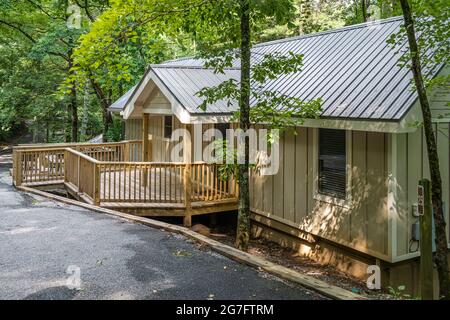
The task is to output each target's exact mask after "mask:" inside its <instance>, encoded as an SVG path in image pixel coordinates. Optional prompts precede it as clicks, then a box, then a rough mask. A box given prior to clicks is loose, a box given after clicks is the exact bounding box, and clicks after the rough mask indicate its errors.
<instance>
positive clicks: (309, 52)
mask: <svg viewBox="0 0 450 320" xmlns="http://www.w3.org/2000/svg"><path fill="white" fill-rule="evenodd" d="M402 23H403V19H402V18H400V17H397V18H390V19H386V20H380V21H376V22H370V23H365V24H359V25H354V26H349V27H345V28H341V29H336V30H331V31H326V32H321V33H316V34H310V35H304V36H300V37H293V38H288V39H283V40H277V41H272V42H267V43H261V44H258V45H255V46H254V47H253V49H252V63H257V61H258V60H260V59H261V57H263V56H264V54H267V53H274V52H277V53H280V54H287V53H289V52H290V51H292V52H294V53H301V54H303V55H304V66H303V68H302V70H301V72H298V73H292V74H288V75H283V76H281V77H279V78H278V79H275V80H273V81H270V82H268V83H267V84H266V85H265V88H264V89H267V90H271V91H278V92H280V93H283V94H287V95H290V96H295V97H298V98H300V99H302V100H306V101H308V100H312V99H315V98H322V100H323V113H322V115H321V117H322V118H338V119H342V118H345V119H350V120H360V119H362V120H381V121H398V120H400V119H401V118H402V117H403V116H404V115H405V114H406V113H407V112H408V110H409V109H410V107H411V106H412V105H413V103H414V102H415V101H416V100H417V94H416V93H415V92H413V91H412V90H411V79H412V73H411V71H410V70H409V68H406V67H403V68H402V67H399V62H400V58H401V56H402V55H403V54H404V53H405V52H406V51H407V46H406V44H403V45H401V46H399V47H398V48H396V49H394V48H392V46H391V45H390V44H388V43H387V42H386V41H387V40H388V39H389V38H390V36H391V35H392V34H395V33H397V32H398V31H399V30H400V26H401V25H402ZM149 71H151V72H152V74H154V76H156V77H157V78H158V81H160V82H161V83H163V84H164V86H166V88H167V90H168V91H169V92H170V93H171V94H172V95H173V96H174V98H175V99H176V100H177V101H178V102H179V103H180V104H181V106H182V107H183V108H184V109H185V110H186V111H187V112H189V113H190V114H196V115H201V114H211V113H213V114H229V113H232V112H233V111H235V110H236V109H237V105H236V103H234V104H233V105H231V106H228V105H227V104H226V103H225V102H223V101H222V102H218V103H215V104H214V105H212V106H208V108H207V110H206V111H203V110H200V109H199V108H198V106H199V105H200V104H201V102H202V99H200V98H199V97H198V96H196V93H197V92H198V91H199V90H200V89H202V88H204V87H213V86H216V85H218V84H219V83H221V82H222V81H224V80H227V79H230V78H234V79H236V80H238V79H239V76H240V71H239V63H238V61H236V62H235V63H234V66H233V68H231V69H228V70H226V71H225V74H214V72H213V71H212V70H211V69H206V68H204V67H203V61H201V60H196V59H193V58H184V59H179V60H172V61H167V62H165V63H162V64H160V65H153V66H151V67H150V70H149ZM436 71H437V70H432V72H436ZM430 72H431V71H430ZM141 85H142V84H141ZM136 91H137V90H136ZM130 100H131V98H130V99H128V101H130Z"/></svg>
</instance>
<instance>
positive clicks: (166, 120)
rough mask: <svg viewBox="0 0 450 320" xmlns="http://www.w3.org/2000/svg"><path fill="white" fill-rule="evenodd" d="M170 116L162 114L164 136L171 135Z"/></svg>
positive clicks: (168, 137) (168, 136)
mask: <svg viewBox="0 0 450 320" xmlns="http://www.w3.org/2000/svg"><path fill="white" fill-rule="evenodd" d="M172 130H173V128H172V116H164V138H167V139H170V138H171V137H172Z"/></svg>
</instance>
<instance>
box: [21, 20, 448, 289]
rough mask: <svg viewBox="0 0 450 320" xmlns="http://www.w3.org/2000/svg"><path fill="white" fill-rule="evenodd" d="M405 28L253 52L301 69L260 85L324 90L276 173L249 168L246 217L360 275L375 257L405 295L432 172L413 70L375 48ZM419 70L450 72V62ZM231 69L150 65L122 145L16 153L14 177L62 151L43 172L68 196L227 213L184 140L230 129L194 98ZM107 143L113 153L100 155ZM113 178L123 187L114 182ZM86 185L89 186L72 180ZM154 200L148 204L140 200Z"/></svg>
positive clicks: (228, 112) (413, 276) (210, 172)
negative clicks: (182, 134) (421, 194)
mask: <svg viewBox="0 0 450 320" xmlns="http://www.w3.org/2000/svg"><path fill="white" fill-rule="evenodd" d="M402 23H403V21H402V19H400V18H391V19H386V20H381V21H378V22H376V23H367V24H361V25H356V26H351V27H345V28H341V29H337V30H332V31H327V32H322V33H317V34H312V35H306V36H300V37H295V38H289V39H284V40H278V41H273V42H268V43H262V44H259V45H256V46H254V47H253V49H252V50H253V51H252V54H253V57H255V56H256V57H257V56H260V55H263V54H264V53H268V52H280V53H287V52H288V51H293V52H299V53H303V54H304V67H303V70H302V71H301V72H299V73H296V74H291V75H286V76H283V77H281V78H280V79H276V80H274V81H272V82H270V83H269V84H268V87H270V88H271V90H273V89H275V90H278V91H280V92H283V93H285V94H290V95H293V96H296V97H299V98H302V99H304V100H307V99H313V98H318V97H321V98H322V99H323V112H322V115H321V117H320V118H319V119H310V120H307V121H305V123H304V124H303V125H302V126H301V127H298V128H295V130H296V132H297V134H296V135H294V134H291V133H286V134H284V135H283V136H282V137H281V140H280V144H279V150H280V153H279V157H280V167H279V170H278V172H277V173H276V174H274V175H264V176H263V175H261V174H259V173H258V172H257V171H256V170H252V175H251V184H250V188H251V211H252V221H253V233H254V235H255V236H261V237H266V238H268V239H270V240H273V241H276V242H278V243H280V244H282V245H284V246H289V247H292V248H294V249H295V250H297V251H298V252H299V254H302V255H306V256H309V257H312V258H314V259H317V260H319V261H321V262H323V263H329V264H333V265H335V266H337V267H339V268H340V269H341V270H343V271H345V272H347V273H350V274H352V275H355V276H357V277H362V278H364V277H366V276H367V273H366V272H367V266H369V265H374V264H376V265H379V266H380V267H381V269H382V272H383V273H382V282H383V284H384V285H391V286H397V285H406V286H407V290H408V291H409V292H413V293H414V292H417V284H418V281H417V280H418V263H417V260H418V257H419V255H420V253H419V250H418V248H419V247H418V245H419V242H418V239H415V238H414V237H413V232H412V229H413V225H414V224H415V223H417V222H418V217H417V215H416V211H417V210H416V209H417V194H416V189H417V184H418V181H419V179H421V178H422V177H429V169H428V166H427V152H426V148H425V140H424V134H423V130H422V129H421V128H420V126H417V125H416V124H417V123H418V122H420V121H421V111H420V106H419V103H418V101H417V94H416V93H415V92H413V91H412V90H411V79H412V74H411V72H410V70H409V69H407V68H406V67H400V66H399V60H400V58H401V56H402V54H403V53H404V50H405V46H401V47H400V50H399V49H398V48H397V49H395V48H392V47H391V46H390V45H388V44H387V43H386V40H387V39H388V38H389V37H390V36H391V35H392V34H393V33H396V32H398V31H399V28H400V26H401V24H402ZM426 72H429V73H430V74H432V75H440V74H447V75H448V68H447V67H446V66H444V67H442V66H441V67H439V68H437V67H436V68H429V69H427V70H426ZM239 75H240V71H239V64H238V62H235V65H234V66H233V67H232V68H228V69H226V70H225V72H224V74H215V73H214V72H213V70H210V69H207V68H204V67H203V62H202V61H199V60H195V59H191V58H185V59H179V60H173V61H168V62H166V63H162V64H159V65H153V66H151V67H150V68H149V69H148V71H147V73H146V74H145V75H144V76H143V78H142V80H141V81H140V83H138V84H137V85H136V86H135V87H133V88H132V89H131V90H130V91H129V92H127V94H126V95H125V96H124V97H122V98H121V99H120V100H119V101H118V102H117V103H115V104H114V105H112V106H111V109H110V110H111V111H112V112H117V113H118V114H120V115H121V116H122V117H123V119H124V121H125V125H126V139H127V140H128V142H123V143H122V144H121V145H120V147H118V145H119V144H115V145H114V144H113V145H111V146H113V147H101V149H100V151H99V149H98V148H97V149H95V148H94V151H93V153H89V151H86V150H83V149H82V148H83V147H80V146H77V147H76V148H75V149H73V150H72V149H71V148H69V149H68V148H67V147H64V148H59V149H58V151H57V155H51V157H49V155H50V154H52V152H53V150H54V149H51V150H50V151H49V150H48V149H47V150H45V149H44V151H43V153H44V155H43V158H42V159H41V158H40V157H41V153H38V154H35V153H33V152H34V151H33V152H30V151H29V150H26V149H20V148H18V149H16V153H17V157H18V158H17V163H20V161H22V166H21V167H20V165H19V166H17V167H16V169H15V170H16V171H15V172H16V184H19V183H21V184H25V183H26V184H31V185H32V184H33V183H34V181H33V178H32V177H31V178H30V177H29V168H28V166H31V167H33V163H35V162H36V161H44V162H45V161H48V159H57V160H56V164H58V163H60V162H61V160H60V159H61V157H63V158H64V161H65V165H64V166H63V167H64V168H63V167H62V166H58V165H56V166H55V168H57V169H52V170H56V171H55V172H56V173H54V172H53V171H52V174H54V175H55V177H57V178H58V179H61V180H62V181H64V183H66V185H67V187H68V188H72V192H73V193H74V194H77V192H78V193H79V192H80V190H81V191H82V192H84V194H83V196H86V194H87V200H86V201H91V202H93V203H94V204H99V205H102V206H106V207H109V208H115V209H121V210H125V211H128V212H134V213H139V214H150V215H153V214H154V215H158V214H168V213H167V211H165V210H166V209H169V207H172V209H174V208H176V210H179V211H176V210H174V211H173V212H177V214H178V213H179V214H180V215H186V216H187V217H188V218H187V219H186V218H185V223H186V224H187V225H189V222H190V216H191V214H193V213H210V212H219V211H225V210H232V209H236V197H237V193H236V186H235V181H234V180H233V179H231V180H230V181H221V180H220V179H219V178H218V175H217V165H214V164H207V163H204V162H202V161H203V159H201V158H198V156H197V154H198V152H194V148H201V149H203V148H204V147H205V145H206V144H207V143H208V142H205V141H203V140H204V139H203V135H204V133H205V131H206V130H207V129H209V128H216V129H218V130H219V131H221V132H224V131H225V130H226V129H228V128H232V127H233V126H235V124H233V123H230V118H231V116H232V114H233V112H235V111H236V110H237V106H236V105H235V104H234V105H232V106H228V105H227V104H226V102H224V101H220V102H218V103H216V104H214V105H210V106H208V108H207V109H206V110H200V109H199V108H198V106H199V105H200V104H201V102H202V99H201V98H200V97H198V96H197V95H196V93H197V92H198V91H199V90H201V89H202V88H204V87H212V86H216V85H218V84H220V83H221V82H223V81H224V80H228V79H230V78H234V79H239ZM449 96H450V94H449V92H448V89H446V90H437V91H433V92H430V98H431V106H432V109H433V116H434V119H433V122H434V126H435V131H436V138H437V142H438V150H439V156H440V166H441V171H442V177H443V191H444V192H443V196H444V203H445V217H446V219H447V221H448V218H449V209H448V203H449V201H450V189H449V188H450V185H449V183H450V161H449V153H450V144H449V134H450V117H449V116H448V112H447V110H446V108H447V104H448V101H449ZM178 128H184V129H187V130H188V131H189V133H190V136H191V139H190V141H187V140H189V139H183V141H185V142H184V143H186V145H185V148H184V151H183V161H182V162H180V163H173V162H171V152H172V150H173V148H174V145H175V144H176V143H178V142H179V141H178V140H177V141H173V140H171V136H172V132H173V131H174V130H176V129H178ZM196 141H197V142H198V141H200V143H201V146H200V147H198V143H195V142H196ZM194 145H196V146H194ZM52 148H53V147H52ZM77 148H78V149H77ZM114 148H119V149H120V152H115V151H114V150H113V151H111V149H114ZM35 149H36V148H35ZM19 152H20V153H21V154H20V155H19ZM105 152H106V153H105ZM55 157H56V158H55ZM88 157H89V159H88ZM105 157H106V158H105ZM108 157H109V158H108ZM111 157H112V159H111ZM30 159H31V160H30ZM92 159H95V161H93V160H92ZM130 161H131V162H130ZM133 161H139V162H133ZM68 164H69V165H68ZM161 168H165V169H164V170H163V172H164V173H163V175H164V176H162V175H161V173H160V170H161ZM32 170H33V169H32ZM63 170H65V171H66V173H65V174H64V172H63ZM167 170H168V171H167ZM167 172H169V174H168V175H167ZM116 174H117V175H118V176H120V177H121V178H118V180H117V181H121V182H118V183H121V186H118V185H117V182H111V181H116V180H115V179H116V178H112V177H114V176H115V175H116ZM25 176H26V177H25ZM18 177H22V178H21V179H22V181H18V180H17V179H18ZM77 179H78V180H77ZM91 179H97V180H98V181H97V182H96V183H92V182H91V181H92V180H91ZM111 179H113V180H111ZM170 179H173V180H170ZM85 181H87V182H86V183H87V184H88V185H85V186H83V184H84V183H85ZM126 181H133V182H132V183H135V184H137V187H130V184H127V183H128V182H126ZM168 181H169V182H168ZM172 181H174V182H172ZM124 183H125V185H126V186H124ZM111 184H114V186H113V187H112V191H110V190H109V189H110V186H111ZM150 185H152V187H151V188H150V187H149V186H150ZM177 186H178V187H177ZM92 188H93V189H92ZM98 188H100V189H99V190H97V189H98ZM121 188H123V190H124V191H123V192H122V193H121V191H120V190H122V189H121ZM177 188H179V189H177ZM162 190H163V191H162ZM167 190H169V191H167ZM177 190H178V191H177ZM114 192H115V195H114ZM130 192H131V194H132V195H130ZM136 192H138V194H139V193H140V194H141V195H140V196H138V197H137V196H136V195H135V193H136ZM177 192H178V193H177ZM112 193H113V195H111V194H112ZM133 193H134V195H133ZM161 194H162V195H165V196H166V197H168V198H169V199H170V203H168V202H167V201H164V200H162V199H161ZM79 197H81V196H79ZM153 198H155V199H157V201H152V200H150V201H148V199H153ZM187 198H188V199H189V200H188V201H186V199H187ZM124 201H125V202H126V204H124V203H123V202H124ZM169 204H170V205H169ZM157 206H160V209H161V210H159V209H158V210H156V209H157V208H156V207H157ZM145 208H147V209H148V210H147V211H145V210H144V209H145ZM142 210H144V211H142ZM155 210H156V211H155ZM186 210H187V211H188V214H186V213H185V212H186ZM448 232H449V228H448V227H447V233H448ZM447 238H448V234H447Z"/></svg>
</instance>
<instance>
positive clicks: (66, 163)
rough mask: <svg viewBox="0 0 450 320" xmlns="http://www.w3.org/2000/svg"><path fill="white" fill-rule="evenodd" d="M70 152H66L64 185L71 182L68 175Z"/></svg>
mask: <svg viewBox="0 0 450 320" xmlns="http://www.w3.org/2000/svg"><path fill="white" fill-rule="evenodd" d="M68 159H69V151H67V150H64V183H66V182H69V178H68V175H67V170H68V167H69V166H68V164H69V161H68Z"/></svg>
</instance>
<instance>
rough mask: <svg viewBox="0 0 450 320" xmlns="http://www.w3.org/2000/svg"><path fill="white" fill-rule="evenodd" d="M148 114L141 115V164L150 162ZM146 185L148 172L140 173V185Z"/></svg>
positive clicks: (144, 170)
mask: <svg viewBox="0 0 450 320" xmlns="http://www.w3.org/2000/svg"><path fill="white" fill-rule="evenodd" d="M148 123H149V114H148V113H143V114H142V162H150V161H151V159H150V141H149V139H148ZM147 184H148V170H147V169H143V171H142V185H143V186H146V185H147Z"/></svg>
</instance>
